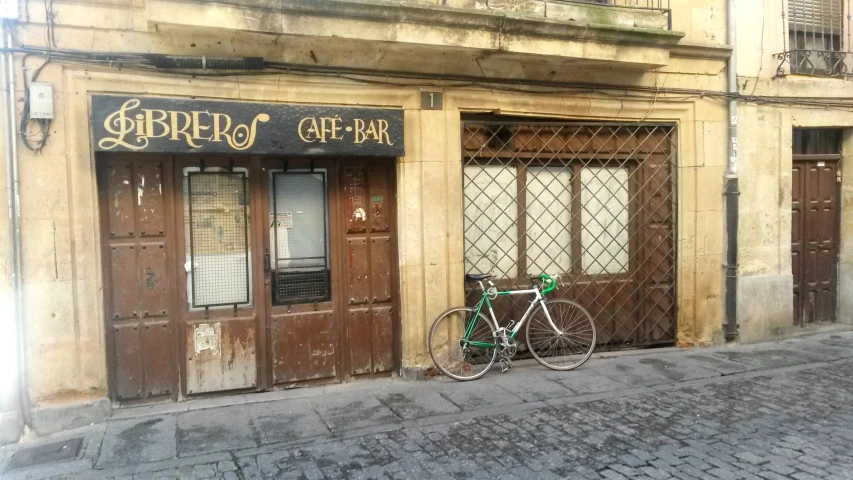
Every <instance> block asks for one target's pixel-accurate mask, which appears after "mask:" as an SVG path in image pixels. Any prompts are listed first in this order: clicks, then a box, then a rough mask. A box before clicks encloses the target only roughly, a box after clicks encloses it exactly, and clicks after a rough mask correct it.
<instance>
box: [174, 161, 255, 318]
mask: <svg viewBox="0 0 853 480" xmlns="http://www.w3.org/2000/svg"><path fill="white" fill-rule="evenodd" d="M184 231H185V237H184V238H185V241H186V255H187V260H186V264H185V268H186V271H187V303H188V304H189V308H190V309H194V308H203V307H205V308H209V307H226V306H234V305H246V304H250V303H251V302H252V293H251V266H250V264H251V262H250V258H251V251H250V248H249V192H248V185H247V172H246V171H245V170H242V171H241V170H237V169H235V170H234V171H231V170H227V169H208V170H205V171H199V170H198V169H187V171H185V176H184Z"/></svg>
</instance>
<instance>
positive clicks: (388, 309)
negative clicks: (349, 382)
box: [340, 162, 397, 375]
mask: <svg viewBox="0 0 853 480" xmlns="http://www.w3.org/2000/svg"><path fill="white" fill-rule="evenodd" d="M340 179H341V184H342V185H341V189H342V191H343V195H342V198H341V210H342V215H341V217H342V218H341V219H342V220H343V221H342V222H341V223H342V227H343V238H342V240H341V242H340V244H341V246H342V247H343V251H344V262H345V265H344V267H345V268H344V274H343V275H344V287H345V290H344V302H345V304H346V309H345V312H346V313H345V315H344V325H345V335H346V340H347V343H348V348H347V349H346V351H347V353H348V356H347V357H346V359H345V361H346V365H347V368H346V373H347V375H363V374H374V373H381V372H387V371H390V370H391V369H392V368H393V365H394V346H395V341H394V338H395V333H394V332H395V325H396V323H397V322H396V321H395V320H394V318H395V317H396V315H395V313H394V312H395V308H394V307H395V305H394V300H395V298H396V296H397V295H396V292H395V288H394V285H395V284H396V281H395V276H396V274H395V272H396V269H395V268H394V265H395V264H396V261H395V258H394V254H393V252H394V251H395V250H396V242H395V240H396V239H395V237H394V233H393V232H394V231H395V230H396V226H395V203H396V202H395V200H394V197H395V195H394V163H393V162H374V163H345V164H344V165H342V167H341V175H340Z"/></svg>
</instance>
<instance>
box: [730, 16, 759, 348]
mask: <svg viewBox="0 0 853 480" xmlns="http://www.w3.org/2000/svg"><path fill="white" fill-rule="evenodd" d="M735 28H736V23H735V0H726V29H727V41H728V43H729V45H731V46H732V47H733V48H732V55H731V56H730V57H729V60H728V65H727V68H726V73H727V82H726V84H727V85H726V89H727V91H728V93H729V95H730V97H729V98H730V100H729V147H728V154H729V161H728V164H727V168H726V176H725V190H724V191H725V203H726V206H725V210H726V264H725V270H726V273H725V303H726V305H725V324H724V329H725V335H726V339H727V340H732V339H734V338H735V337H737V334H738V323H737V280H738V244H737V235H738V195H740V192H739V191H738V177H737V169H738V161H737V139H738V135H737V109H738V102H737V96H738V93H739V90H738V81H737V48H736V46H737V45H736V41H737V36H736V32H735ZM762 61H763V59H762ZM758 80H759V79H758V78H756V79H755V81H756V82H757V81H758Z"/></svg>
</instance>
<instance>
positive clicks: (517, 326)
mask: <svg viewBox="0 0 853 480" xmlns="http://www.w3.org/2000/svg"><path fill="white" fill-rule="evenodd" d="M492 277H493V276H492V275H482V274H469V275H465V279H466V280H467V281H469V282H477V283H478V284H479V285H480V290H482V292H483V295H482V298H481V299H480V301H479V302H478V303H477V306H476V307H474V308H471V307H454V308H450V309H448V310H447V311H445V312H444V313H442V314H441V315H439V316H438V318H436V319H435V322H433V324H432V329H431V330H430V332H429V354H430V356H431V357H432V361H433V362H434V363H435V366H436V367H438V369H439V370H440V371H441V372H442V373H443V374H445V375H447V376H448V377H450V378H452V379H454V380H461V381H465V380H476V379H478V378H480V377H482V376H483V375H485V374H486V372H488V371H489V369H491V368H492V365H494V363H495V359H496V358H497V357H498V355H500V357H501V373H503V372H506V371H507V370H509V369H510V368H512V357H513V356H514V355H515V354H516V353H517V351H518V342H517V341H516V335H517V334H518V332H519V331H520V330H521V327H522V326H524V325H525V324H526V325H527V330H526V331H525V336H526V339H527V346H528V349H529V350H530V353H532V354H533V358H535V359H536V360H537V361H538V362H539V363H541V364H542V365H544V366H545V367H548V368H550V369H552V370H573V369H575V368H578V367H579V366H581V365H583V364H584V362H586V361H587V360H588V359H589V357H590V356H591V355H592V351H593V349H594V348H595V339H596V334H595V324H594V323H593V321H592V316H590V314H589V313H588V312H587V311H586V310H585V309H584V308H583V307H582V306H580V305H578V304H577V303H576V302H573V301H571V300H563V299H556V300H549V299H546V298H545V295H547V294H549V293H551V292H553V291H554V289H556V288H557V282H556V281H555V280H554V278H553V277H551V276H549V275H544V274H543V275H540V276H539V277H538V278H531V280H532V285H531V286H532V288H531V289H529V290H506V291H498V289H497V287H496V286H495V284H494V283H492V281H491V280H490V279H491V278H492ZM483 280H487V281H488V282H489V288H488V289H486V288H485V287H484V286H483ZM537 281H538V282H541V286H540V285H537V283H536V282H537ZM507 295H534V298H533V300H531V302H530V306H529V307H528V308H527V311H526V312H524V315H523V316H522V317H521V320H519V321H518V322H514V321H512V320H510V323H509V325H507V326H506V327H498V326H497V325H498V322H497V320H496V319H495V312H494V310H493V309H492V302H491V301H492V300H494V299H496V298H497V297H501V296H507ZM483 306H485V307H486V308H488V310H489V317H491V318H489V317H486V316H485V315H483V312H482V310H483ZM528 319H530V321H529V322H527V320H528Z"/></svg>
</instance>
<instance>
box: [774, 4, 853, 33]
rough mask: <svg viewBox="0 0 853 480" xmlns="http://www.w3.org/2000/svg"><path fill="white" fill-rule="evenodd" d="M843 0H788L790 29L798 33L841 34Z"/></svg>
mask: <svg viewBox="0 0 853 480" xmlns="http://www.w3.org/2000/svg"><path fill="white" fill-rule="evenodd" d="M844 14H845V12H844V8H843V4H842V0H788V28H789V29H790V30H793V31H797V32H814V33H823V34H835V35H840V34H841V28H842V27H841V26H842V23H843V19H844Z"/></svg>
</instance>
